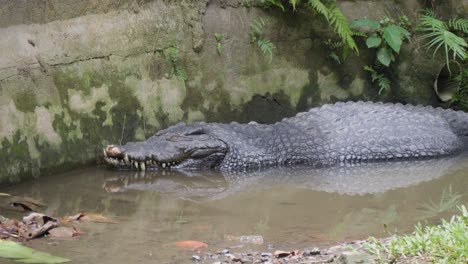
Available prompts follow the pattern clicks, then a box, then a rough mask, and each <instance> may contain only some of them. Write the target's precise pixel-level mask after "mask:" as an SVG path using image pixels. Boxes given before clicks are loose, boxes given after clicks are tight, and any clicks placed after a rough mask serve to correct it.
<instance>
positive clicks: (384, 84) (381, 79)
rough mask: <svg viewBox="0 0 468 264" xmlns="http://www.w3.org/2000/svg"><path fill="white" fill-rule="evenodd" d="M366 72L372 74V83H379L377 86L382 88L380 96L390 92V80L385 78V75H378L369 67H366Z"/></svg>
mask: <svg viewBox="0 0 468 264" xmlns="http://www.w3.org/2000/svg"><path fill="white" fill-rule="evenodd" d="M364 70H365V71H368V72H369V73H370V74H371V78H372V82H377V85H378V86H379V88H380V89H379V95H381V94H382V92H384V91H389V90H390V85H391V82H390V79H388V78H387V77H385V75H384V74H383V73H378V72H377V71H376V70H375V69H374V68H372V67H371V66H368V65H366V66H364Z"/></svg>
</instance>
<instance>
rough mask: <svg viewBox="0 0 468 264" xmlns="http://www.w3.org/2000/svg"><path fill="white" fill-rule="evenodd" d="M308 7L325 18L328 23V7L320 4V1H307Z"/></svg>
mask: <svg viewBox="0 0 468 264" xmlns="http://www.w3.org/2000/svg"><path fill="white" fill-rule="evenodd" d="M308 4H309V6H311V7H312V8H313V9H314V10H315V11H316V12H317V13H319V14H321V15H322V16H324V17H325V19H326V20H327V21H329V17H330V10H329V9H328V7H327V6H326V5H325V4H323V3H322V1H320V0H309V2H308Z"/></svg>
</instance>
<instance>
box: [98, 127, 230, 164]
mask: <svg viewBox="0 0 468 264" xmlns="http://www.w3.org/2000/svg"><path fill="white" fill-rule="evenodd" d="M227 149H228V147H227V145H226V143H225V142H223V141H222V140H220V139H219V138H217V137H216V136H214V135H212V134H210V133H209V132H208V130H207V126H206V124H205V123H197V124H193V125H185V124H184V123H180V124H178V125H176V126H173V127H170V128H168V129H165V130H162V131H159V132H158V133H156V134H155V135H154V136H152V137H151V138H149V139H148V140H146V141H142V142H129V143H127V144H125V145H123V146H118V145H109V146H107V147H106V148H105V149H104V159H105V161H106V162H107V163H108V164H110V165H112V166H114V167H117V168H121V169H138V170H156V169H170V168H175V169H203V168H215V167H218V166H219V165H220V164H221V162H222V161H223V159H224V157H225V155H226V153H227Z"/></svg>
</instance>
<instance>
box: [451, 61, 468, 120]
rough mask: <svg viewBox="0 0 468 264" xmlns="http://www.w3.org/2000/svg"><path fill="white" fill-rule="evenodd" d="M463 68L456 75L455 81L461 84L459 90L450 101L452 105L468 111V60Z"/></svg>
mask: <svg viewBox="0 0 468 264" xmlns="http://www.w3.org/2000/svg"><path fill="white" fill-rule="evenodd" d="M460 68H461V69H462V70H461V71H460V72H459V73H458V74H457V75H455V76H453V81H454V82H455V83H458V84H459V87H458V90H457V92H456V93H455V95H454V96H453V97H452V100H451V101H450V107H453V108H456V109H460V110H463V111H468V62H466V60H465V63H464V64H462V65H461V67H460Z"/></svg>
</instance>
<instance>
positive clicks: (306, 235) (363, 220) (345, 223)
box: [0, 154, 468, 263]
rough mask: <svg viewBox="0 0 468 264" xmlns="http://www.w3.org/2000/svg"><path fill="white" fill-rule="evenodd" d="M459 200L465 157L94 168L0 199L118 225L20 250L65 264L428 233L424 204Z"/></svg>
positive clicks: (185, 259) (185, 258) (466, 174)
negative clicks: (198, 245) (190, 246)
mask: <svg viewBox="0 0 468 264" xmlns="http://www.w3.org/2000/svg"><path fill="white" fill-rule="evenodd" d="M466 190H468V155H465V154H464V155H461V156H458V157H454V158H450V159H442V160H437V161H427V160H425V161H413V162H393V163H377V164H364V165H359V166H341V167H338V168H304V167H297V168H273V169H269V170H264V171H254V172H244V173H224V174H221V173H215V172H197V173H195V172H190V173H189V172H185V173H182V172H174V171H164V172H146V173H141V172H140V173H135V172H119V171H111V170H107V169H106V168H100V167H95V168H88V169H83V170H78V171H74V172H70V173H66V174H61V175H55V176H51V177H43V178H40V179H38V180H34V181H30V182H24V183H22V184H19V185H16V186H13V187H10V188H2V189H0V192H9V193H13V194H17V195H27V196H32V197H37V198H40V199H43V200H44V201H45V202H46V203H47V204H48V207H47V208H46V209H45V210H44V212H45V213H47V214H50V215H54V216H66V215H72V214H75V213H77V212H83V211H87V212H97V213H102V214H104V215H107V216H111V217H113V218H115V219H117V220H118V221H119V222H120V223H119V224H96V223H85V224H77V225H76V226H77V227H78V228H79V229H80V230H82V231H84V232H86V235H83V236H80V237H76V238H73V239H52V238H45V239H40V240H36V241H32V242H29V243H28V245H29V246H31V247H33V248H36V249H39V250H44V251H47V252H50V253H52V254H56V255H59V256H62V257H67V258H70V259H72V260H73V263H191V262H192V261H191V260H190V258H191V256H192V255H193V254H203V253H204V252H207V251H210V252H216V251H218V250H222V249H225V248H230V247H234V249H232V248H231V251H234V252H235V251H249V250H256V251H268V250H272V249H300V248H304V247H310V246H319V247H324V246H326V245H330V244H332V243H335V242H339V241H345V240H352V239H361V238H366V237H368V236H369V235H373V236H385V235H386V234H387V232H397V233H400V232H408V231H410V230H412V227H413V225H414V224H415V222H416V221H418V220H427V221H428V222H431V223H437V221H438V220H437V219H439V218H440V217H446V216H448V215H450V214H451V213H450V212H449V211H443V209H444V208H442V207H444V206H443V205H441V206H439V207H440V211H442V212H440V213H437V212H430V211H428V210H425V209H424V205H425V204H429V203H431V202H433V203H435V204H440V203H441V200H443V199H442V197H443V196H444V195H445V197H454V196H455V195H456V194H461V195H463V197H462V198H461V199H459V200H458V203H464V204H466V202H467V199H468V195H467V192H466ZM442 204H443V201H442ZM1 213H2V214H3V215H4V216H7V217H17V218H18V217H21V216H22V215H21V214H19V213H16V212H7V211H4V210H2V212H1ZM384 225H386V226H387V230H385V228H384ZM243 235H244V236H245V235H258V236H262V237H263V239H264V242H263V244H261V245H254V244H246V243H242V242H241V241H239V237H240V236H243ZM182 240H199V241H204V242H206V243H207V244H208V245H209V247H208V249H205V250H202V252H191V251H184V250H180V249H178V248H176V247H175V246H174V244H173V243H174V242H176V241H182ZM2 261H4V262H5V263H8V262H7V261H5V260H3V259H0V262H1V263H3V262H2ZM214 261H215V260H213V262H214ZM210 263H211V262H210Z"/></svg>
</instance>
